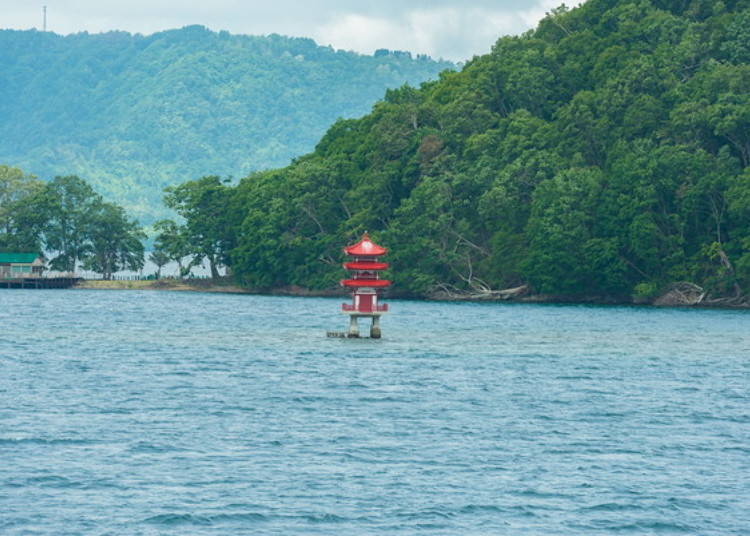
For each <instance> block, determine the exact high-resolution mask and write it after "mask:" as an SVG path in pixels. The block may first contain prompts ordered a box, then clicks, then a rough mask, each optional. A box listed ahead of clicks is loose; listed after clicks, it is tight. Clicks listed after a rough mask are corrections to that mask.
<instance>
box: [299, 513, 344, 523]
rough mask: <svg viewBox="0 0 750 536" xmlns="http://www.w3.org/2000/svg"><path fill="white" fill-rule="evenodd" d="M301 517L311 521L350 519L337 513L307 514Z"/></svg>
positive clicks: (334, 521)
mask: <svg viewBox="0 0 750 536" xmlns="http://www.w3.org/2000/svg"><path fill="white" fill-rule="evenodd" d="M301 517H302V519H304V520H306V521H309V522H310V523H341V522H343V521H348V519H347V518H345V517H341V516H337V515H336V514H305V515H303V516H301Z"/></svg>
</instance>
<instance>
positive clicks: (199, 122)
mask: <svg viewBox="0 0 750 536" xmlns="http://www.w3.org/2000/svg"><path fill="white" fill-rule="evenodd" d="M452 67H453V64H451V63H450V62H445V61H434V60H432V59H431V58H428V57H426V56H417V57H416V58H414V57H412V56H411V54H409V53H404V52H391V51H385V50H380V51H378V52H377V53H376V54H374V55H373V56H365V55H360V54H356V53H353V52H345V51H336V50H334V49H332V48H331V47H323V46H319V45H317V44H316V43H315V42H314V41H313V40H311V39H306V38H290V37H283V36H279V35H270V36H245V35H232V34H229V33H228V32H213V31H210V30H208V29H206V28H204V27H202V26H188V27H185V28H182V29H180V30H169V31H164V32H159V33H156V34H153V35H149V36H143V35H140V34H130V33H126V32H109V33H104V34H87V33H80V34H75V35H68V36H60V35H57V34H53V33H44V32H38V31H35V30H31V31H15V30H0V69H2V73H3V75H2V78H0V163H5V164H9V165H13V166H18V167H20V168H22V169H24V170H25V171H27V172H30V173H34V174H36V175H38V176H40V177H42V178H50V177H52V176H55V175H63V174H78V175H80V176H81V177H83V178H85V179H86V180H88V181H89V182H91V183H92V185H94V187H95V188H96V189H97V191H99V192H100V193H102V194H103V195H104V196H105V197H107V198H109V199H111V200H113V201H116V202H119V203H122V204H124V205H125V206H126V207H128V208H129V209H130V210H132V211H133V212H134V214H135V215H136V216H137V217H139V218H141V219H143V220H145V221H150V220H153V219H154V218H155V217H157V216H158V215H159V213H160V211H162V210H163V208H162V207H161V191H162V188H163V187H164V186H166V185H170V184H177V183H180V182H183V181H185V180H188V179H191V178H196V177H199V176H202V175H207V174H216V175H233V176H236V177H241V176H244V175H247V174H248V173H250V172H251V171H254V170H259V169H266V168H272V167H279V166H282V165H285V164H287V163H288V162H289V161H290V160H291V159H292V158H294V157H296V156H298V155H302V154H305V153H307V152H309V151H310V150H312V149H313V148H314V146H315V143H316V142H317V140H319V139H320V137H321V136H322V134H323V133H324V132H325V131H326V129H327V128H328V127H329V126H330V125H331V124H332V123H333V122H334V121H335V120H336V119H337V118H340V117H356V116H360V115H363V114H364V113H367V112H368V111H369V110H370V108H371V106H372V105H373V103H375V102H376V101H377V100H378V99H380V98H381V97H382V96H383V94H384V93H385V91H386V89H388V88H394V87H399V86H401V85H403V84H404V83H408V84H411V85H419V84H420V83H421V82H423V81H425V80H427V79H430V78H435V77H436V75H437V74H438V73H439V72H440V71H443V70H445V69H448V68H452Z"/></svg>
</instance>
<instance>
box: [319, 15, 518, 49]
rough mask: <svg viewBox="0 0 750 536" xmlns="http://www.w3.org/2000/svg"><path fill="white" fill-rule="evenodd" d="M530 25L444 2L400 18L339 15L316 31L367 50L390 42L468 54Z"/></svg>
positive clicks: (325, 40)
mask: <svg viewBox="0 0 750 536" xmlns="http://www.w3.org/2000/svg"><path fill="white" fill-rule="evenodd" d="M526 27H527V25H525V23H524V22H523V20H522V19H520V18H519V16H517V15H516V14H514V13H513V12H508V11H498V10H490V9H485V8H473V9H465V8H454V7H442V8H436V9H415V10H411V11H407V12H406V13H404V14H403V15H402V16H400V17H398V18H385V17H378V16H373V15H362V14H357V13H349V14H344V15H338V16H336V17H334V18H333V19H332V20H330V21H329V22H327V23H325V24H323V25H321V26H319V27H317V28H315V29H314V31H313V37H314V38H315V39H316V40H317V41H319V42H320V43H322V44H330V45H332V46H333V47H335V48H343V49H352V50H356V51H358V52H364V53H368V54H369V53H372V52H373V51H375V50H376V49H378V48H388V49H391V50H394V49H395V50H409V51H411V52H415V53H423V54H430V55H431V56H434V57H444V58H447V59H452V60H464V59H467V58H470V57H471V56H472V55H474V54H482V53H485V52H487V51H489V49H490V47H491V46H492V44H493V43H494V42H495V41H496V40H497V39H498V38H499V37H501V36H502V35H507V34H509V33H518V32H519V31H523V30H525V29H526Z"/></svg>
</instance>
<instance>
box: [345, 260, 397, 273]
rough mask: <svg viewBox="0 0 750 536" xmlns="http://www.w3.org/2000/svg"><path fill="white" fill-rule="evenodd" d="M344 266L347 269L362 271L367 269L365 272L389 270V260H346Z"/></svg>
mask: <svg viewBox="0 0 750 536" xmlns="http://www.w3.org/2000/svg"><path fill="white" fill-rule="evenodd" d="M344 268H345V269H346V270H360V271H365V272H367V271H377V270H387V269H388V263H387V262H375V261H355V262H345V263H344Z"/></svg>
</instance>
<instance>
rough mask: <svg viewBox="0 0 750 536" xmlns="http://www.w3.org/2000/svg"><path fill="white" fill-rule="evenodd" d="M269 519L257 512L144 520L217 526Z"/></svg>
mask: <svg viewBox="0 0 750 536" xmlns="http://www.w3.org/2000/svg"><path fill="white" fill-rule="evenodd" d="M267 520H268V517H267V516H265V515H264V514H259V513H257V512H245V513H234V514H213V515H199V514H159V515H156V516H152V517H149V518H148V519H144V520H143V522H144V523H148V524H150V525H169V526H177V525H215V524H222V523H237V522H253V523H259V522H263V521H267Z"/></svg>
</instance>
